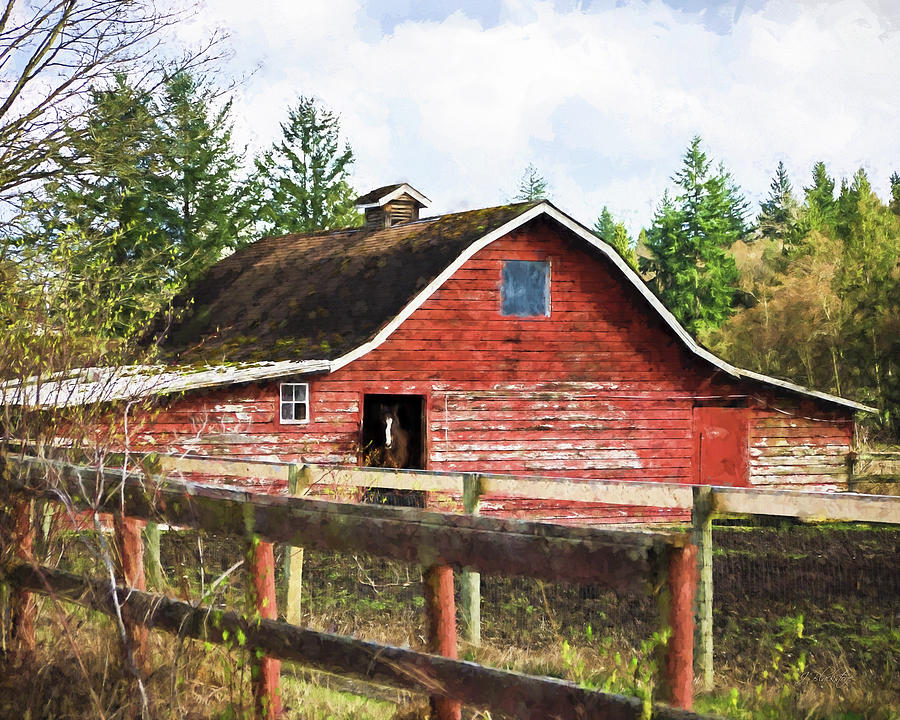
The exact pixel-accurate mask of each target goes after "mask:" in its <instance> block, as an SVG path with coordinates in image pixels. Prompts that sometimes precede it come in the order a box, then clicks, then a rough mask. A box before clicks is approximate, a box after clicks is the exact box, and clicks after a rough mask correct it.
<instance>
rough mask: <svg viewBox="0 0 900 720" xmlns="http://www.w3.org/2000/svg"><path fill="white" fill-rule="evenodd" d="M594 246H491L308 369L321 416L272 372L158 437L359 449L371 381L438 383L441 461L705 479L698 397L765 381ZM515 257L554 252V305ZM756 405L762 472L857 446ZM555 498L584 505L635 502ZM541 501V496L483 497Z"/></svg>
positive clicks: (167, 422) (431, 412)
mask: <svg viewBox="0 0 900 720" xmlns="http://www.w3.org/2000/svg"><path fill="white" fill-rule="evenodd" d="M580 248H581V245H580V244H579V245H577V246H576V245H575V244H573V243H571V242H570V241H569V240H567V239H566V238H564V237H563V236H561V235H560V234H559V232H558V231H556V230H553V229H551V228H550V227H549V226H544V225H536V226H531V227H530V228H529V229H527V230H526V231H522V232H520V233H518V234H517V235H515V236H507V237H506V238H502V239H500V240H498V241H497V242H495V243H493V244H492V245H490V246H489V247H488V248H486V249H484V250H482V251H481V252H479V253H477V254H476V255H475V256H474V257H473V258H472V259H471V260H469V261H468V262H467V263H466V264H465V265H464V266H463V267H462V268H461V269H460V270H459V271H457V272H456V273H455V274H454V275H453V277H452V278H450V280H449V281H448V282H446V283H445V284H444V286H443V287H441V288H440V289H439V290H438V291H437V292H436V293H435V294H434V295H433V296H432V297H431V298H430V299H429V300H428V301H427V302H426V303H425V304H424V305H423V306H422V307H421V308H420V309H419V310H417V311H416V312H415V313H414V314H413V315H412V316H411V317H410V318H409V319H408V320H407V321H406V322H405V323H404V324H403V325H402V326H401V327H400V328H399V329H398V330H397V331H396V332H395V333H394V334H393V335H392V336H391V337H390V338H389V339H388V340H387V341H386V342H385V343H384V344H383V345H381V346H380V347H379V348H377V349H376V350H374V351H373V352H371V353H369V354H368V355H365V356H363V357H362V358H360V359H358V360H356V361H354V362H352V363H350V364H349V365H347V366H345V367H344V368H342V369H341V370H339V371H337V372H336V373H334V374H331V375H321V376H313V377H308V378H298V379H297V380H302V381H308V382H309V383H310V398H311V406H310V407H311V409H310V422H309V423H308V424H305V425H281V424H280V423H279V422H278V407H277V403H278V383H277V382H273V383H268V384H265V385H262V386H249V387H246V386H245V387H233V388H223V389H220V390H216V391H213V392H205V393H199V392H198V393H195V394H191V395H188V396H186V397H185V398H183V399H181V400H178V401H176V402H174V403H173V404H172V405H171V406H170V407H169V408H168V409H167V410H165V411H164V412H163V413H161V415H160V416H159V417H158V418H157V420H156V421H155V425H154V427H152V428H148V429H147V430H146V431H145V432H144V439H145V440H147V441H149V440H150V439H151V436H152V440H153V442H154V443H155V445H156V446H157V447H159V446H164V447H165V446H172V447H173V448H175V449H177V450H180V451H187V452H194V453H203V454H212V455H216V454H227V455H235V456H241V457H246V458H271V459H276V458H277V459H282V460H290V461H294V460H304V461H307V462H313V463H347V462H356V461H357V457H358V455H357V452H358V449H359V448H358V443H359V433H360V422H361V412H362V400H363V396H364V395H365V394H366V393H389V394H417V395H424V396H425V397H426V415H427V417H426V420H427V431H428V437H427V447H428V463H427V466H428V468H429V469H435V470H463V471H467V470H472V471H474V470H479V471H484V472H498V473H516V474H544V475H555V476H569V477H583V478H604V479H625V480H657V481H670V482H692V481H693V478H694V470H693V468H694V462H693V453H694V435H693V424H692V413H693V409H694V405H695V398H696V397H698V396H701V397H703V398H704V402H705V403H707V404H708V403H710V402H712V403H715V402H717V398H721V402H722V404H734V403H738V404H752V403H751V400H750V398H749V397H747V396H748V395H750V394H752V390H748V388H747V387H745V386H744V385H743V384H740V383H734V382H728V381H727V380H725V379H723V378H722V373H720V372H718V371H714V369H713V368H711V367H707V366H706V364H705V363H703V361H701V360H699V359H698V358H696V357H695V356H693V355H692V354H690V353H688V352H687V351H686V350H684V349H683V348H682V347H681V346H680V345H679V344H678V343H677V342H676V341H675V340H674V338H673V337H672V334H671V331H670V330H669V329H668V328H667V327H665V326H664V325H663V323H662V321H661V320H659V319H658V317H657V316H656V315H655V313H654V312H653V311H652V310H650V308H649V307H648V306H647V304H646V301H645V300H644V299H643V298H642V297H641V296H640V295H639V294H638V293H637V292H636V291H635V290H634V289H633V288H632V287H631V286H630V285H628V284H627V283H626V282H625V281H624V280H622V279H621V278H620V277H619V276H618V273H617V271H616V270H615V269H614V268H613V267H612V265H611V264H610V263H609V261H608V260H606V259H605V258H603V257H601V256H599V255H597V254H591V255H589V254H588V252H587V251H585V250H582V249H580ZM504 260H538V261H543V260H549V261H550V263H551V307H552V312H551V315H550V317H535V318H517V317H503V316H501V315H500V278H501V271H502V264H503V261H504ZM744 412H746V413H747V414H748V416H749V415H750V414H751V413H752V421H751V422H750V426H751V427H750V451H749V457H750V460H749V462H750V477H751V482H753V483H757V482H759V483H769V482H772V480H773V478H785V477H786V476H785V475H782V474H780V473H781V470H780V469H778V468H790V467H792V466H790V465H788V464H787V463H786V462H785V454H786V453H787V452H788V451H789V450H790V448H791V447H792V445H796V446H799V447H801V448H804V449H805V450H816V451H817V452H819V451H821V452H822V453H823V454H824V455H827V462H826V461H825V460H824V459H823V463H825V464H827V465H828V467H832V466H834V467H837V465H838V464H839V463H838V460H839V458H840V457H841V455H842V454H843V455H844V456H845V455H846V452H847V450H848V447H849V440H850V436H849V431H848V430H847V428H846V427H844V426H840V427H838V426H836V425H829V426H828V428H829V430H828V432H829V433H830V434H828V435H827V439H828V442H827V443H824V442H823V437H826V436H823V435H821V434H820V431H821V430H822V427H821V424H816V425H815V426H807V425H805V424H803V423H801V422H800V421H799V420H796V419H793V418H791V417H790V416H787V415H781V414H779V413H773V412H768V411H765V410H756V409H751V408H750V407H747V408H745V409H744ZM792 422H793V423H795V424H793V425H792V424H791V423H792ZM788 431H790V432H788ZM805 467H806V468H807V469H809V467H810V466H805ZM826 474H828V473H826ZM804 476H805V477H809V478H819V476H820V474H815V475H810V474H808V473H806V471H804ZM829 477H831V475H830V474H829ZM812 481H814V482H818V480H811V482H812ZM542 508H543V511H544V514H550V515H551V516H554V517H569V518H573V519H574V518H576V517H577V518H582V519H591V518H593V519H595V520H596V519H602V518H606V519H610V520H615V519H621V518H624V517H625V516H626V515H627V514H628V511H627V510H624V509H622V508H616V509H609V508H602V507H596V508H584V507H581V508H579V509H578V511H575V510H573V509H572V508H566V507H564V506H563V507H556V508H552V507H551V506H550V504H547V503H544V504H543V505H542ZM535 510H536V508H535V503H532V502H529V501H512V500H503V499H496V498H493V499H492V498H487V499H486V502H485V505H484V511H485V512H501V511H502V512H523V513H530V512H533V511H535ZM633 512H634V513H635V514H646V513H647V511H646V510H640V511H638V510H634V511H633Z"/></svg>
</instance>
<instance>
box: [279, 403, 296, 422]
mask: <svg viewBox="0 0 900 720" xmlns="http://www.w3.org/2000/svg"><path fill="white" fill-rule="evenodd" d="M293 410H294V404H293V403H289V402H283V403H281V419H282V420H293V419H294V412H293Z"/></svg>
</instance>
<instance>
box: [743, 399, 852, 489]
mask: <svg viewBox="0 0 900 720" xmlns="http://www.w3.org/2000/svg"><path fill="white" fill-rule="evenodd" d="M767 405H769V407H770V408H772V407H777V408H778V410H774V409H755V410H754V412H753V416H752V421H751V423H750V482H751V484H753V485H760V486H766V487H774V488H778V487H782V488H793V489H803V490H822V491H824V490H847V489H849V479H850V463H849V453H850V450H851V449H852V445H853V423H852V422H851V421H850V420H848V419H847V416H846V415H843V416H842V414H841V413H838V412H834V411H829V410H825V409H823V408H822V407H816V406H815V405H813V404H812V403H807V402H802V403H798V402H791V401H789V400H784V399H777V398H771V399H770V401H769V402H768V403H767Z"/></svg>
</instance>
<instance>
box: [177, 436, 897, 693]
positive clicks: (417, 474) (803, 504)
mask: <svg viewBox="0 0 900 720" xmlns="http://www.w3.org/2000/svg"><path fill="white" fill-rule="evenodd" d="M159 461H160V464H161V466H162V468H163V469H164V470H165V471H167V472H186V473H200V474H223V475H231V476H247V477H254V478H260V479H268V480H272V481H283V482H288V483H289V484H290V488H291V491H292V493H294V494H298V495H302V494H304V493H306V492H308V491H309V490H311V489H313V488H317V487H318V488H322V489H324V488H327V487H336V488H365V489H372V488H383V489H397V490H421V491H427V492H444V493H452V494H454V495H460V496H461V497H462V500H463V506H464V509H465V512H466V513H469V514H477V513H478V510H479V505H480V499H481V497H482V496H484V495H499V496H507V497H526V498H532V499H547V500H567V501H570V502H584V503H610V504H614V505H632V506H645V507H660V508H669V509H681V510H690V511H691V518H692V524H693V543H694V545H696V547H697V548H698V560H697V563H698V567H699V573H700V581H699V587H698V590H697V604H696V608H697V627H698V632H697V640H698V642H697V645H698V647H697V651H696V653H695V655H696V660H697V671H698V674H699V676H700V678H701V687H702V688H703V689H711V688H712V685H713V672H714V665H713V580H712V553H713V545H712V522H713V520H714V519H715V518H717V517H725V516H729V515H771V516H781V517H791V518H801V519H804V520H834V521H852V522H874V523H893V524H900V497H895V496H886V495H869V494H861V493H823V492H807V491H802V490H773V489H766V488H732V487H712V486H691V485H684V484H677V483H660V482H630V481H629V482H614V481H601V480H571V479H564V478H550V477H535V476H531V477H528V476H526V477H522V476H513V475H498V474H479V473H454V472H429V471H421V470H394V469H384V468H359V467H354V466H314V465H302V466H295V465H290V464H285V463H277V462H264V461H243V460H237V461H236V460H230V459H227V458H221V457H219V458H211V457H206V456H192V455H187V456H167V455H161V456H159ZM857 462H858V464H859V467H860V471H862V470H865V471H866V472H867V473H869V474H870V475H878V474H881V475H884V474H885V473H886V472H887V473H889V472H895V471H900V454H898V453H881V454H871V453H870V454H865V455H859V456H858V458H857ZM291 558H292V559H291V560H290V561H289V568H288V569H289V573H288V575H289V578H290V579H289V586H288V587H289V594H288V603H287V609H286V613H287V617H288V618H299V614H300V576H301V568H302V551H299V550H295V551H294V552H293V553H292V554H291ZM460 606H461V614H462V618H463V624H462V631H463V633H464V636H465V638H466V640H468V641H469V642H472V643H475V644H477V643H478V642H479V641H480V637H481V630H480V627H481V624H480V583H479V578H478V574H477V572H475V571H473V570H471V569H467V570H464V571H463V572H462V575H461V578H460Z"/></svg>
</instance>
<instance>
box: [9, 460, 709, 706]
mask: <svg viewBox="0 0 900 720" xmlns="http://www.w3.org/2000/svg"><path fill="white" fill-rule="evenodd" d="M2 461H3V458H0V469H2ZM6 462H7V464H8V465H9V466H11V467H12V469H14V470H15V472H14V473H10V475H11V476H12V478H13V479H14V480H17V481H18V482H19V484H20V489H21V490H23V491H26V492H28V491H29V488H31V490H30V492H39V493H40V492H41V488H46V486H47V483H46V481H47V480H48V479H51V480H52V483H53V485H54V486H57V487H61V488H63V489H64V490H65V491H66V493H67V494H68V495H69V496H70V497H72V498H73V500H74V501H75V502H76V503H81V504H85V505H86V504H90V505H91V506H92V507H94V508H95V509H99V510H103V511H109V512H113V513H115V517H116V518H117V522H116V523H115V527H116V531H117V534H118V535H120V536H121V537H120V539H119V544H120V547H121V548H123V551H124V555H125V557H123V565H124V566H125V572H124V574H125V579H126V582H127V584H128V585H129V586H130V587H120V588H118V590H117V593H118V594H119V599H120V601H121V605H122V607H123V608H126V609H127V611H128V612H127V617H128V618H130V619H131V622H132V623H134V625H135V626H141V627H142V626H155V627H159V628H161V629H168V630H170V631H173V630H174V629H175V628H180V631H181V632H183V633H186V634H187V635H189V636H191V637H199V636H201V634H204V635H202V636H203V637H206V638H207V639H210V638H211V641H217V639H219V640H220V639H221V633H219V634H218V635H217V632H216V631H212V630H211V629H210V627H209V623H210V622H213V627H215V622H219V623H220V626H221V627H228V623H231V624H232V625H234V623H241V622H244V623H246V621H244V620H241V618H240V617H239V616H237V615H229V614H221V613H218V612H217V611H215V610H212V609H210V608H196V607H192V606H190V605H186V604H185V603H179V602H177V601H174V600H171V599H168V598H165V597H164V596H160V595H152V594H149V593H145V592H142V589H143V577H142V572H143V571H142V566H141V564H140V555H141V546H140V529H139V526H137V525H136V524H135V521H134V519H135V518H139V519H142V520H154V521H155V520H165V521H166V522H169V523H172V524H176V525H182V526H190V527H198V528H203V529H208V530H213V531H215V532H217V533H223V534H231V535H236V536H240V537H244V538H247V540H248V542H249V543H250V547H251V548H253V554H252V556H251V557H252V561H251V568H250V569H251V576H252V582H253V584H254V587H255V594H256V601H257V605H256V607H257V610H258V611H260V615H261V616H262V618H263V619H262V620H261V621H260V622H259V623H257V624H256V625H255V626H251V625H245V626H244V625H242V626H240V627H241V628H242V630H243V631H244V633H245V634H246V635H247V637H248V639H249V643H250V645H251V646H254V647H256V648H259V649H260V650H261V651H262V652H265V653H267V654H268V655H267V656H266V657H264V658H263V659H262V662H261V665H260V668H259V672H258V676H259V677H260V680H259V683H258V687H256V688H255V691H256V692H257V697H258V703H257V708H258V711H259V713H260V714H261V715H266V716H268V717H274V716H275V715H277V690H276V686H275V684H276V683H277V670H278V665H277V664H275V662H276V661H277V660H278V659H291V660H300V661H302V662H308V663H310V664H312V665H314V666H317V667H321V668H322V669H328V670H331V671H340V672H348V673H350V674H351V675H356V676H359V677H364V678H368V679H378V680H380V681H382V682H387V683H389V684H393V685H396V686H399V687H404V688H413V689H417V690H425V691H427V692H428V693H429V694H431V695H432V698H433V707H434V709H435V717H436V718H439V719H440V720H444V719H446V718H459V717H460V703H461V702H465V703H467V704H472V705H474V706H477V707H487V708H490V709H493V710H495V711H497V712H501V713H509V714H512V715H514V716H516V717H519V718H539V717H540V718H543V717H559V718H576V717H594V716H596V717H609V718H623V719H624V718H629V719H630V718H635V719H636V718H638V717H641V713H642V712H643V710H642V707H641V703H640V702H639V701H638V700H636V699H634V698H624V697H622V696H616V695H611V694H606V693H601V692H593V691H588V690H584V689H579V688H577V687H575V686H573V685H571V684H569V683H563V682H559V681H553V680H547V679H541V678H533V677H530V676H526V675H520V674H517V673H508V672H503V671H499V670H494V669H489V668H483V667H480V666H477V665H474V664H472V663H463V662H459V661H456V659H455V656H456V632H455V607H454V605H453V573H452V568H458V569H463V568H465V569H474V570H478V571H482V572H492V573H497V574H502V575H510V574H521V575H525V576H530V577H538V578H542V579H547V580H563V581H577V582H586V581H590V582H598V581H599V582H604V583H608V584H610V585H611V586H613V587H617V588H633V589H638V590H641V591H647V590H648V588H649V587H650V585H653V586H655V587H660V588H661V592H660V595H659V597H660V612H661V616H662V617H661V623H660V624H661V625H662V626H666V627H669V628H671V630H672V632H671V635H670V636H669V638H668V641H667V643H666V645H665V646H664V647H663V648H662V653H663V657H662V663H661V668H662V678H661V680H662V683H661V685H662V688H663V693H664V696H667V697H668V698H669V699H671V700H672V701H673V702H674V703H675V704H677V705H679V706H680V707H682V708H689V707H690V705H691V684H692V678H693V669H692V647H693V619H692V608H691V603H692V599H693V593H694V584H695V567H696V564H695V554H696V549H695V548H694V547H693V546H692V545H691V544H690V543H689V541H688V540H687V539H686V537H685V535H684V534H679V533H670V534H661V533H650V532H640V531H633V532H626V531H620V530H600V529H594V528H584V527H579V528H571V527H562V526H552V525H546V524H540V523H528V522H521V521H511V520H497V519H493V518H486V517H478V516H474V515H472V516H466V515H446V514H440V513H433V512H427V511H424V510H414V509H409V508H390V507H383V506H371V505H348V504H339V503H332V502H327V501H319V500H308V499H299V498H293V497H277V496H271V495H268V496H262V495H257V494H253V493H248V492H246V491H242V490H237V489H233V488H223V487H211V486H206V485H202V484H197V483H189V482H183V481H176V480H171V479H162V478H155V479H154V478H150V479H148V478H146V477H144V476H143V475H139V474H129V473H123V472H122V471H113V470H101V469H98V468H89V467H78V466H73V465H69V464H65V463H58V462H53V461H46V460H36V459H31V458H24V459H22V458H20V459H16V458H12V457H7V458H6ZM265 465H266V467H269V468H272V467H273V466H272V464H265ZM207 467H209V466H207ZM251 472H253V473H255V472H256V470H255V469H253V470H251ZM254 476H255V475H254ZM42 494H43V495H44V496H45V497H47V498H49V499H59V494H58V491H56V492H53V493H50V492H45V493H42ZM85 495H90V496H91V497H92V498H93V500H92V501H91V502H90V503H87V502H86V498H85ZM259 540H262V541H263V542H258V541H259ZM272 542H285V543H288V544H291V545H299V546H306V547H317V548H323V549H329V550H338V551H341V550H352V551H357V552H366V553H370V554H373V555H376V556H380V557H386V558H391V559H396V560H402V561H405V562H411V563H417V564H420V565H422V566H423V567H425V568H426V570H425V583H424V586H425V596H426V597H425V600H426V602H425V608H426V614H427V617H428V621H429V622H428V625H429V633H428V634H429V637H428V641H429V649H430V650H432V651H433V652H435V653H438V654H440V655H445V656H447V657H446V658H440V657H439V656H438V655H434V654H431V655H429V654H425V653H415V652H413V651H409V650H402V649H399V648H393V647H391V646H387V645H379V644H376V643H365V642H363V641H357V640H352V639H350V638H344V637H341V636H336V635H329V634H327V633H315V632H313V631H309V630H303V629H300V628H297V627H294V626H291V625H288V624H286V623H278V622H276V621H275V620H274V619H272V618H273V616H274V612H275V607H274V604H275V598H274V566H273V559H272V551H271V544H270V543H272ZM6 573H7V579H8V581H11V582H14V583H15V584H16V585H17V586H18V587H19V589H20V590H27V591H32V592H54V593H58V594H60V595H62V596H65V597H67V598H69V599H72V600H74V601H78V602H84V603H86V604H89V605H90V606H91V607H96V608H97V609H100V610H103V611H106V612H108V611H109V610H110V608H111V607H112V606H111V605H110V603H111V602H112V598H111V593H110V587H109V584H108V583H104V584H103V586H102V587H95V586H94V585H93V584H92V583H91V582H90V581H86V580H84V579H82V578H78V577H75V576H70V575H67V574H65V573H60V572H59V571H56V570H52V569H50V568H43V567H40V568H35V567H33V566H29V565H22V564H19V565H16V566H15V567H12V568H8V569H7V570H6ZM136 575H140V576H141V577H136ZM135 588H137V589H135ZM103 590H105V595H104V594H103V592H102V591H103ZM98 591H101V592H100V594H98ZM104 597H105V599H98V598H104ZM234 627H238V625H234ZM132 634H133V636H134V637H135V638H136V642H138V643H140V642H141V640H140V631H135V630H134V629H132ZM138 654H140V653H138ZM392 663H393V664H392ZM423 668H424V669H425V670H424V671H423V672H422V673H420V674H419V675H416V673H415V672H413V670H414V669H418V670H422V669H423ZM407 671H409V672H407ZM273 678H274V680H273ZM654 716H655V717H659V718H688V717H697V716H696V715H693V714H691V713H686V712H680V711H677V710H673V709H671V708H666V707H664V706H660V707H657V708H656V709H655V711H654Z"/></svg>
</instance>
